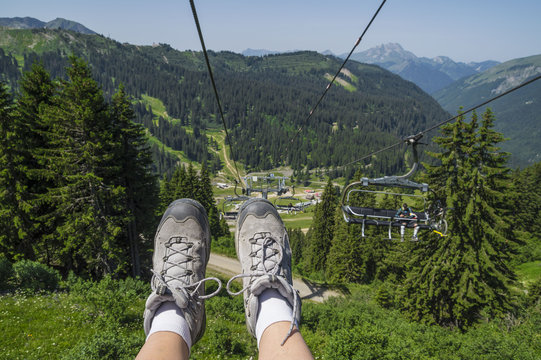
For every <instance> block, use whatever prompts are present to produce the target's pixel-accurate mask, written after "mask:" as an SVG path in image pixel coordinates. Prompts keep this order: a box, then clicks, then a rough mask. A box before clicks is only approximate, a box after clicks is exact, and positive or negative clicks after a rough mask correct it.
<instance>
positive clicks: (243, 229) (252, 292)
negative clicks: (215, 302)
mask: <svg viewBox="0 0 541 360" xmlns="http://www.w3.org/2000/svg"><path fill="white" fill-rule="evenodd" d="M235 249H236V251H237V257H238V259H239V261H240V264H241V268H242V274H239V275H236V276H234V277H232V278H231V279H230V280H229V281H228V283H227V286H226V289H227V292H228V293H229V294H230V295H233V296H235V295H239V294H240V293H243V294H244V310H245V315H246V326H247V327H248V330H249V332H250V333H251V334H252V335H253V336H254V337H255V336H256V333H255V329H256V321H257V319H256V318H257V314H258V308H259V301H258V296H259V295H260V294H261V293H262V292H263V291H264V290H266V289H269V288H274V289H276V290H277V291H278V292H279V293H280V294H281V295H282V296H283V297H284V298H285V299H286V301H287V302H288V303H289V305H290V306H291V307H292V308H293V317H294V319H293V321H292V322H291V327H290V329H289V332H288V334H287V335H286V337H285V339H284V342H285V341H286V340H287V338H288V337H289V335H290V334H291V332H292V330H293V326H294V325H295V324H297V325H298V324H299V322H300V315H301V301H300V298H299V295H298V293H297V291H296V290H295V289H294V288H293V285H292V284H293V281H292V277H291V248H290V246H289V238H288V235H287V232H286V229H285V227H284V223H283V222H282V219H281V218H280V216H279V215H278V212H277V211H276V209H275V208H274V206H273V205H272V204H271V203H270V202H269V201H267V200H264V199H261V198H255V199H250V200H248V201H247V202H245V203H244V204H243V205H242V207H241V209H240V211H239V216H238V219H237V226H236V233H235ZM238 278H242V282H243V288H242V290H241V291H239V292H232V291H231V290H230V289H229V287H230V284H231V283H232V281H233V280H235V279H238ZM282 344H283V343H282Z"/></svg>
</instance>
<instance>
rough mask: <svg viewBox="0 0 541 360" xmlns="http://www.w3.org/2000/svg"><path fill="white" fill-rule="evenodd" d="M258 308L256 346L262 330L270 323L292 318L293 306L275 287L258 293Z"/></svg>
mask: <svg viewBox="0 0 541 360" xmlns="http://www.w3.org/2000/svg"><path fill="white" fill-rule="evenodd" d="M258 300H259V310H258V312H257V320H256V324H255V335H256V339H257V347H258V348H259V341H260V340H261V336H262V335H263V332H265V330H266V329H267V328H268V327H269V326H270V325H272V324H274V323H276V322H279V321H289V322H291V321H292V320H293V308H292V307H291V306H290V305H289V303H288V302H287V300H286V299H285V298H284V297H283V296H282V295H280V293H279V292H278V290H276V289H272V288H271V289H267V290H265V291H263V292H262V293H261V294H260V295H259V298H258Z"/></svg>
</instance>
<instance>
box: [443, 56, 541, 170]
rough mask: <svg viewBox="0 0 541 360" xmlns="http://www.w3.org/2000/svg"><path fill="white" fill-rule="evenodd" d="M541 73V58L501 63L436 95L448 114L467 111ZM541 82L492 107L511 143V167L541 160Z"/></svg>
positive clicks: (508, 148) (506, 146)
mask: <svg viewBox="0 0 541 360" xmlns="http://www.w3.org/2000/svg"><path fill="white" fill-rule="evenodd" d="M540 73H541V55H537V56H530V57H526V58H522V59H515V60H511V61H507V62H505V63H503V64H499V65H497V66H495V67H493V68H491V69H489V70H486V71H485V72H483V73H481V74H476V75H473V76H470V77H467V78H465V79H461V80H459V81H457V82H456V83H454V84H451V85H450V86H448V87H446V88H444V89H442V90H440V91H438V92H437V93H435V94H434V97H435V99H437V100H438V102H439V103H440V104H441V105H442V106H443V107H444V108H445V109H447V110H448V111H450V112H455V111H456V109H458V108H459V107H460V106H462V107H464V108H465V109H467V108H469V107H471V106H474V105H477V104H479V103H482V102H483V101H486V100H487V99H489V98H491V97H494V96H496V95H500V94H501V93H503V92H504V91H507V90H509V89H510V88H512V87H514V86H517V85H519V84H520V83H522V82H524V81H527V80H529V79H531V78H533V77H535V76H538V75H539V74H540ZM540 93H541V83H540V82H539V81H537V82H535V83H533V84H531V85H528V86H526V87H524V88H522V89H520V90H518V91H517V92H515V93H513V94H509V96H505V97H503V98H501V99H499V100H497V101H495V102H493V103H492V104H490V105H489V106H490V107H491V108H492V109H493V111H494V112H495V113H496V114H497V117H498V121H497V122H496V123H495V128H496V129H497V130H498V131H500V132H502V133H503V134H504V135H505V137H507V138H508V139H509V140H508V141H506V142H504V143H503V144H502V148H503V149H505V150H506V151H509V152H510V153H511V165H513V166H514V167H517V166H521V167H524V166H529V165H532V164H534V163H536V162H539V160H540V159H541V141H539V139H540V138H541V101H540V99H539V94H540Z"/></svg>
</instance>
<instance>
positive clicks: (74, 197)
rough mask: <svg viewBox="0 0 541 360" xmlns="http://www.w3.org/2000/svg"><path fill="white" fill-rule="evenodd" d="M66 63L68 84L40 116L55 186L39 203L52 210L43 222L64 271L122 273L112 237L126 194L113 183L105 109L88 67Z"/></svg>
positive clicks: (45, 156) (46, 158)
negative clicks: (51, 230) (50, 224)
mask: <svg viewBox="0 0 541 360" xmlns="http://www.w3.org/2000/svg"><path fill="white" fill-rule="evenodd" d="M70 62H71V66H70V67H69V68H68V69H67V75H68V80H66V81H62V83H61V88H60V91H59V93H58V94H57V95H55V96H54V97H53V99H52V105H51V106H48V107H47V108H46V109H45V111H44V114H43V116H44V120H45V121H46V122H47V124H48V126H50V128H51V129H52V130H51V131H50V132H49V133H48V134H47V136H48V142H49V146H50V148H47V149H44V153H43V155H42V157H41V161H42V162H43V163H44V165H45V167H46V168H47V169H48V174H47V176H48V177H49V179H52V180H53V181H54V183H55V187H52V188H49V189H48V192H47V193H46V194H44V195H43V196H42V197H41V198H40V201H42V202H47V203H48V204H49V205H50V206H52V207H53V208H54V211H52V212H51V214H50V216H49V220H48V221H54V222H57V223H58V226H57V227H56V233H55V234H54V237H55V238H56V240H57V241H60V243H61V246H62V249H61V250H60V252H59V253H58V256H59V257H60V259H59V260H60V262H61V263H63V264H64V265H65V267H66V268H67V269H73V270H75V271H76V272H80V273H81V272H89V273H91V274H93V275H102V274H105V273H114V272H118V271H125V267H127V265H128V264H127V263H126V261H125V259H123V255H122V254H123V250H122V249H121V248H119V247H118V246H116V241H115V239H116V236H117V235H118V234H119V233H121V232H122V229H123V228H124V226H126V223H127V219H126V217H125V214H124V213H123V212H122V211H121V210H120V209H119V207H122V205H120V204H125V196H126V194H125V191H124V190H125V189H124V188H122V187H121V186H119V185H116V184H115V183H114V181H113V179H116V178H117V176H116V174H117V173H118V168H117V167H116V165H115V164H113V162H112V159H113V157H114V152H112V150H113V149H114V144H113V139H112V133H113V131H112V130H113V129H112V126H111V122H110V118H109V108H108V105H107V104H106V102H105V100H104V98H103V95H102V92H101V90H100V89H99V87H98V84H97V83H96V82H95V81H94V80H93V79H92V77H91V71H90V68H89V67H88V65H87V64H86V63H84V62H83V61H82V60H79V59H77V58H74V57H72V58H70Z"/></svg>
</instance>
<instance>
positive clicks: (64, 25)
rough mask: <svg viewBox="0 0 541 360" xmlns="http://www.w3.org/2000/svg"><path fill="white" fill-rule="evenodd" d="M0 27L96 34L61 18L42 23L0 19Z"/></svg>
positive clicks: (19, 19)
mask: <svg viewBox="0 0 541 360" xmlns="http://www.w3.org/2000/svg"><path fill="white" fill-rule="evenodd" d="M0 26H4V27H7V28H10V29H43V28H46V29H64V30H72V31H76V32H79V33H81V34H90V35H92V34H96V33H95V32H94V31H92V30H90V29H88V28H87V27H85V26H83V25H81V24H79V23H78V22H75V21H71V20H66V19H62V18H56V19H54V20H51V21H49V22H43V21H41V20H38V19H35V18H31V17H24V18H20V17H14V18H0Z"/></svg>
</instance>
